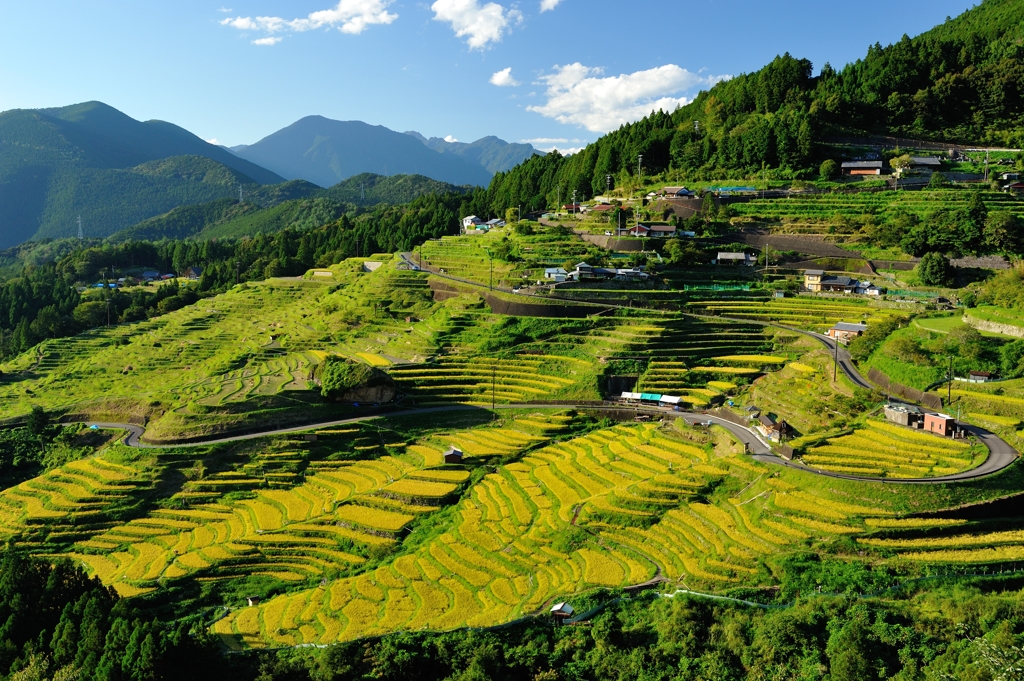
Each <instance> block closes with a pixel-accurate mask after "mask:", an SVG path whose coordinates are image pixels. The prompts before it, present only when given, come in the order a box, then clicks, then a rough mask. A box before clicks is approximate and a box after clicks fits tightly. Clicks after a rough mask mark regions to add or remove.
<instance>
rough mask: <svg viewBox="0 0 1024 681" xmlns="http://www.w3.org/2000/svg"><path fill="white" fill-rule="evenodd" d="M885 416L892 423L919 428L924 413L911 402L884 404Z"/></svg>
mask: <svg viewBox="0 0 1024 681" xmlns="http://www.w3.org/2000/svg"><path fill="white" fill-rule="evenodd" d="M885 418H886V419H887V420H889V421H892V422H893V423H898V424H899V425H901V426H907V427H911V428H920V427H921V423H922V421H923V419H924V413H923V412H922V411H921V409H920V408H919V407H915V406H914V405H912V404H887V405H885Z"/></svg>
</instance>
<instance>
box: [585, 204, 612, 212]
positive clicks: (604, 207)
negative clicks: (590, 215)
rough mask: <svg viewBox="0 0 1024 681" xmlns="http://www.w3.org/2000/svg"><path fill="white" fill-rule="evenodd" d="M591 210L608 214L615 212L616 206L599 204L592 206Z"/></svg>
mask: <svg viewBox="0 0 1024 681" xmlns="http://www.w3.org/2000/svg"><path fill="white" fill-rule="evenodd" d="M589 210H591V211H593V212H595V213H607V212H608V211H611V210H615V206H613V205H612V204H610V203H599V204H597V205H596V206H591V207H590V209H589Z"/></svg>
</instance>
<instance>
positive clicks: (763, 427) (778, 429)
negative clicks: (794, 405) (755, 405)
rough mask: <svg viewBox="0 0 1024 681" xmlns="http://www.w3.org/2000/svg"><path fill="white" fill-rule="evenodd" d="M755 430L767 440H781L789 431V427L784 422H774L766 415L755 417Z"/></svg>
mask: <svg viewBox="0 0 1024 681" xmlns="http://www.w3.org/2000/svg"><path fill="white" fill-rule="evenodd" d="M757 422H758V425H757V429H758V430H759V431H761V433H762V434H763V435H764V436H765V437H768V438H771V439H773V440H778V439H780V438H782V437H783V436H784V435H785V434H786V432H787V431H788V430H789V426H788V425H787V424H786V422H785V421H781V420H780V421H776V420H775V419H774V418H772V417H771V416H769V415H768V414H761V415H760V416H758V417H757Z"/></svg>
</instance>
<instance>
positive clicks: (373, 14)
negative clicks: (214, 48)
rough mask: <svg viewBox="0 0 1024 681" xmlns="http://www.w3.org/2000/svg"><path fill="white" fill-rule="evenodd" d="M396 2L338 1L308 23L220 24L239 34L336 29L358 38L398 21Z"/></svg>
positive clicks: (260, 20)
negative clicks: (393, 5)
mask: <svg viewBox="0 0 1024 681" xmlns="http://www.w3.org/2000/svg"><path fill="white" fill-rule="evenodd" d="M392 2H394V0H339V1H338V4H337V6H336V7H334V8H333V9H325V10H320V11H319V12H313V13H312V14H310V15H309V16H307V17H306V18H305V19H283V18H281V17H235V18H234V19H231V18H227V19H224V20H222V21H221V22H220V23H221V25H222V26H231V27H232V28H237V29H239V30H240V31H262V32H264V33H281V32H284V31H312V30H315V29H318V28H325V27H327V28H337V29H338V30H339V31H341V32H342V33H350V34H353V35H355V34H359V33H362V32H363V31H365V30H366V29H367V28H368V27H369V26H371V25H373V24H390V23H391V22H393V21H394V20H395V19H397V18H398V15H397V14H391V13H390V12H388V11H387V8H388V6H389V5H391V3H392ZM254 42H255V43H256V44H257V45H273V44H274V43H272V42H269V41H267V39H263V40H262V42H261V41H254Z"/></svg>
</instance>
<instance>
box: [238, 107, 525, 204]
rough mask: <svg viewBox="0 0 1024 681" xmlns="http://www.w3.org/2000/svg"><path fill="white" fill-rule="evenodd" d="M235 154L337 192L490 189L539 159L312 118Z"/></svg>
mask: <svg viewBox="0 0 1024 681" xmlns="http://www.w3.org/2000/svg"><path fill="white" fill-rule="evenodd" d="M232 151H233V152H234V153H235V154H237V155H238V156H240V157H241V158H244V159H247V160H249V161H252V162H253V163H256V164H258V165H260V166H263V167H264V168H268V169H270V170H272V171H274V172H275V173H277V174H279V175H282V176H283V177H286V178H288V179H304V180H308V181H309V182H313V183H316V184H318V185H320V186H321V187H331V186H333V185H335V184H337V183H338V182H341V181H343V180H345V179H347V178H349V177H352V176H353V175H358V174H360V173H376V174H378V175H424V176H426V177H429V178H431V179H434V180H437V181H439V182H447V183H450V184H454V185H481V186H482V185H486V184H488V183H489V182H490V180H491V177H492V176H493V175H494V173H495V172H498V171H501V170H507V169H509V168H511V167H513V166H515V165H518V164H519V163H520V162H522V161H523V160H525V159H526V158H529V157H530V156H532V155H533V154H534V153H535V150H534V148H533V147H531V146H530V145H528V144H508V143H506V142H503V141H502V140H499V139H498V138H496V137H485V138H484V139H482V140H478V141H477V142H474V143H472V144H464V143H461V142H445V141H444V140H443V139H440V138H436V137H435V138H431V139H427V138H426V137H424V136H423V135H420V134H419V133H415V134H407V133H400V132H395V131H394V130H390V129H388V128H386V127H384V126H382V125H370V124H369V123H364V122H362V121H337V120H332V119H330V118H325V117H324V116H306V117H305V118H302V119H299V120H298V121H296V122H295V123H292V124H291V125H289V126H288V127H286V128H283V129H281V130H278V131H277V132H275V133H273V134H271V135H268V136H267V137H265V138H263V139H262V140H260V141H259V142H256V143H255V144H250V145H248V146H238V147H234V148H233V149H232Z"/></svg>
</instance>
